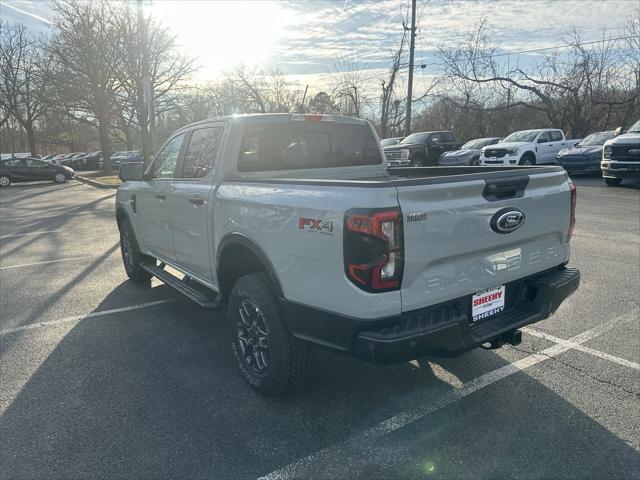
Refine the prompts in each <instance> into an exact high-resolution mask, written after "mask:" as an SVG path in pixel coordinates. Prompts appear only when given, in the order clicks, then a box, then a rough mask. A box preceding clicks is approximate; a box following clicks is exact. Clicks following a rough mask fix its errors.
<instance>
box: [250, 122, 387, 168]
mask: <svg viewBox="0 0 640 480" xmlns="http://www.w3.org/2000/svg"><path fill="white" fill-rule="evenodd" d="M380 163H382V157H381V155H380V148H379V146H378V141H377V140H376V137H375V136H374V135H373V132H372V131H371V129H370V128H369V127H368V126H367V125H350V124H343V123H338V124H337V123H333V122H297V121H289V122H282V123H254V124H250V125H248V126H247V129H246V131H245V133H244V138H243V140H242V147H241V149H240V158H239V160H238V170H240V171H244V172H249V171H262V170H291V169H298V168H330V167H352V166H358V165H377V164H380Z"/></svg>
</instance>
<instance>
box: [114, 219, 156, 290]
mask: <svg viewBox="0 0 640 480" xmlns="http://www.w3.org/2000/svg"><path fill="white" fill-rule="evenodd" d="M120 253H121V254H122V263H123V264H124V269H125V271H126V272H127V276H128V277H129V279H130V280H131V281H132V282H135V283H149V281H150V280H151V276H152V275H151V274H150V273H149V272H147V271H146V270H145V269H143V268H142V266H141V264H142V262H145V261H151V258H150V257H148V256H147V255H144V254H142V252H140V247H139V246H138V241H137V240H136V236H135V234H134V233H133V228H132V227H131V223H130V222H129V219H127V218H125V219H124V220H123V221H122V222H121V223H120Z"/></svg>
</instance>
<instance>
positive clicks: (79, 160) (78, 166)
mask: <svg viewBox="0 0 640 480" xmlns="http://www.w3.org/2000/svg"><path fill="white" fill-rule="evenodd" d="M86 155H87V152H78V153H76V154H75V155H74V156H72V157H71V158H70V159H69V160H68V162H69V163H68V164H65V165H67V166H69V167H71V168H73V169H74V170H84V169H85V165H86V161H85V159H84V157H85V156H86Z"/></svg>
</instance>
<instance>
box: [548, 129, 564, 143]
mask: <svg viewBox="0 0 640 480" xmlns="http://www.w3.org/2000/svg"><path fill="white" fill-rule="evenodd" d="M549 134H550V135H551V141H552V142H559V141H560V140H562V133H560V131H558V130H554V131H552V132H549Z"/></svg>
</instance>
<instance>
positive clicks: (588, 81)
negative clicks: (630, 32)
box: [440, 21, 640, 136]
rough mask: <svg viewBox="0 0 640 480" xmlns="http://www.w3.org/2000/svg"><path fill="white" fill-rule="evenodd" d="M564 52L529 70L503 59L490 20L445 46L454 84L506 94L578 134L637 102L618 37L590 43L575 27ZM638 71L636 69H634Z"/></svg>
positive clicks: (487, 95)
mask: <svg viewBox="0 0 640 480" xmlns="http://www.w3.org/2000/svg"><path fill="white" fill-rule="evenodd" d="M562 47H563V48H562V51H560V50H557V51H556V50H551V51H549V50H547V51H546V52H545V53H544V54H543V55H542V57H541V60H540V61H539V62H538V63H537V64H535V65H534V66H527V67H526V68H525V67H523V66H521V65H519V63H518V62H516V64H515V65H513V64H510V63H509V62H505V61H502V59H500V60H499V59H498V58H497V54H496V47H495V46H493V45H492V44H491V42H490V41H489V39H488V35H487V28H486V22H485V21H482V22H481V23H480V25H479V26H478V28H477V30H476V31H474V32H472V33H471V34H470V35H469V37H468V38H467V39H466V40H465V41H464V42H462V43H461V44H460V45H458V46H457V47H455V48H453V49H448V48H440V57H441V59H442V61H443V63H444V67H445V78H446V79H447V80H448V84H449V86H453V87H454V88H458V91H459V90H460V89H461V87H462V88H465V86H467V85H468V84H469V83H472V84H476V85H481V86H484V88H483V89H482V96H484V97H485V98H492V97H493V98H495V97H498V98H500V97H501V99H502V100H501V103H506V104H507V105H508V106H525V107H526V108H529V109H532V110H536V111H539V112H542V113H544V115H545V116H546V118H547V122H548V123H550V124H551V125H552V126H557V127H563V128H565V129H566V131H567V132H568V133H569V134H570V135H573V136H582V135H584V134H586V133H589V132H590V131H592V130H594V129H596V128H605V127H607V126H610V124H611V122H612V121H613V120H612V119H613V118H617V117H619V116H620V115H621V114H622V113H623V112H624V111H625V108H626V107H627V106H628V105H633V104H634V103H637V101H638V100H637V99H638V95H640V93H639V91H638V88H637V83H636V84H631V83H630V82H629V79H630V78H632V76H631V75H629V71H627V72H625V71H624V69H621V68H620V66H621V65H622V56H621V49H620V48H619V44H617V43H616V41H615V40H608V39H606V38H604V32H603V40H602V41H601V42H597V43H593V42H589V43H585V42H583V41H582V39H581V37H580V35H579V34H578V33H577V32H576V31H575V30H574V31H573V32H572V33H571V35H570V37H569V38H568V40H566V41H565V43H564V45H562ZM632 69H633V68H632Z"/></svg>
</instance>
